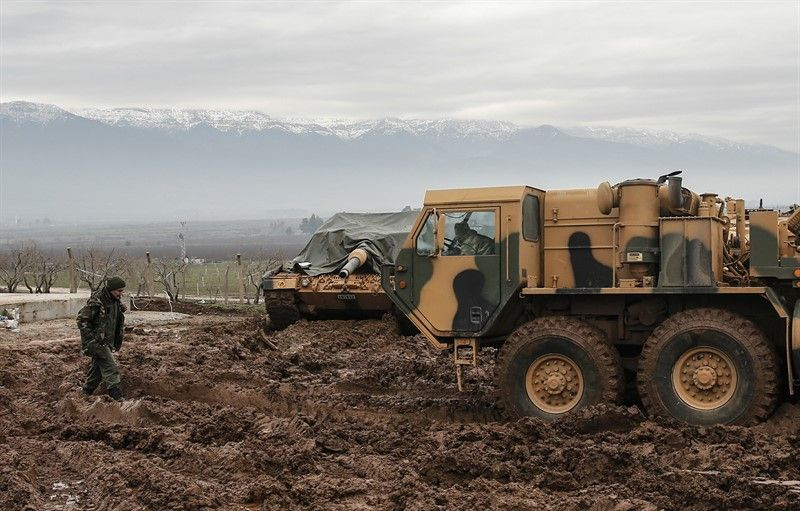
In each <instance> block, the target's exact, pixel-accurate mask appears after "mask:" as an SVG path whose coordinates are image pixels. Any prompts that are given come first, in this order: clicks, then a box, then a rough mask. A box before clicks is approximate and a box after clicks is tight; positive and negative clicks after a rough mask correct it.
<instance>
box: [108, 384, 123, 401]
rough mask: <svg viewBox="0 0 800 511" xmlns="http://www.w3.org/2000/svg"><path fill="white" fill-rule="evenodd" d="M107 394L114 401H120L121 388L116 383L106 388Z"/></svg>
mask: <svg viewBox="0 0 800 511" xmlns="http://www.w3.org/2000/svg"><path fill="white" fill-rule="evenodd" d="M108 395H109V396H111V399H113V400H114V401H120V402H121V401H122V390H121V389H120V388H119V387H118V386H117V385H114V386H113V387H111V388H109V389H108Z"/></svg>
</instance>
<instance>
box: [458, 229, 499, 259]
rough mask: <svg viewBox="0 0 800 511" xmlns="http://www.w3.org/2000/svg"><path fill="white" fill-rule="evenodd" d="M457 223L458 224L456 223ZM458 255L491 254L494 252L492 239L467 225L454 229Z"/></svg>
mask: <svg viewBox="0 0 800 511" xmlns="http://www.w3.org/2000/svg"><path fill="white" fill-rule="evenodd" d="M456 225H458V224H456ZM454 241H455V242H456V246H457V249H458V255H492V254H494V240H493V239H492V238H490V237H488V236H484V235H483V234H479V233H478V231H476V230H475V229H471V228H469V227H468V226H464V227H461V228H459V229H457V231H456V237H455V240H454Z"/></svg>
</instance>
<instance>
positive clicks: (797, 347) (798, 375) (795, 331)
mask: <svg viewBox="0 0 800 511" xmlns="http://www.w3.org/2000/svg"><path fill="white" fill-rule="evenodd" d="M791 336H792V339H791V344H792V345H791V361H790V362H789V392H790V393H791V394H794V387H800V300H798V301H797V303H795V304H794V313H793V314H792V329H791ZM787 349H788V340H787ZM787 354H788V353H787ZM792 366H794V367H792Z"/></svg>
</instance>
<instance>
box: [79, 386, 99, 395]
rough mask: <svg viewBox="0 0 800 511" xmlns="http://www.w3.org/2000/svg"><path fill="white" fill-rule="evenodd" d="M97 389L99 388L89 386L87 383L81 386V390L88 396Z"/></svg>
mask: <svg viewBox="0 0 800 511" xmlns="http://www.w3.org/2000/svg"><path fill="white" fill-rule="evenodd" d="M95 390H97V387H87V386H86V385H83V386H82V387H81V392H83V393H84V394H85V395H87V396H91V395H92V394H94V391H95Z"/></svg>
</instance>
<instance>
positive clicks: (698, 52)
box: [0, 0, 800, 151]
mask: <svg viewBox="0 0 800 511" xmlns="http://www.w3.org/2000/svg"><path fill="white" fill-rule="evenodd" d="M0 10H1V11H2V12H0V14H1V15H2V16H1V17H2V21H1V22H0V23H2V26H1V27H0V28H1V29H2V33H1V34H0V43H1V45H2V47H1V48H0V59H1V60H0V99H2V101H12V100H29V101H40V102H48V103H54V104H57V105H60V106H66V107H119V106H143V107H180V108H187V107H188V108H210V109H223V108H224V109H227V108H235V109H257V110H261V111H263V112H265V113H267V114H270V115H274V116H278V117H344V118H352V119H365V118H379V117H387V116H394V117H401V118H443V117H448V118H460V119H494V120H508V121H512V122H515V123H519V124H523V125H539V124H554V125H560V126H572V125H615V126H629V127H641V128H651V129H667V130H673V131H679V132H691V133H701V134H705V135H715V136H721V137H725V138H730V139H733V140H739V141H744V142H758V143H765V144H771V145H776V146H779V147H782V148H785V149H789V150H792V151H800V2H798V1H797V0H791V1H773V2H765V1H759V2H751V3H748V2H729V3H713V2H693V3H678V2H665V3H652V2H649V3H644V2H634V3H625V2H605V3H604V2H588V3H583V2H561V3H534V4H531V3H527V2H525V3H522V2H519V3H517V2H515V3H488V2H487V3H478V2H470V3H467V4H457V3H456V4H449V3H409V2H403V3H391V2H380V3H378V2H342V3H337V2H321V3H312V2H304V3H301V2H293V3H266V2H238V3H233V2H201V3H192V2H188V1H182V2H172V3H168V2H162V1H159V2H137V3H123V2H108V3H91V2H70V1H58V2H35V1H25V2H16V1H11V0H2V1H1V2H0Z"/></svg>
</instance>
